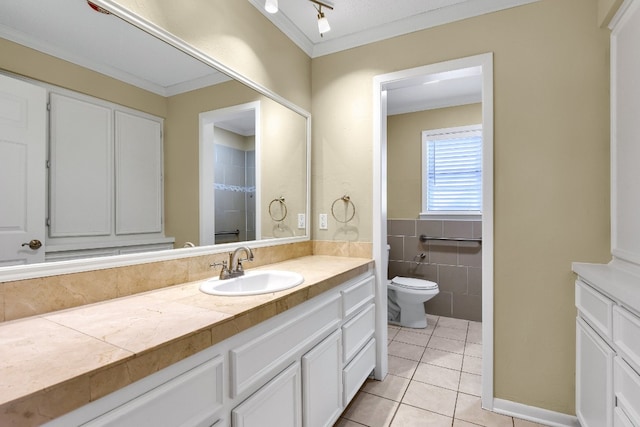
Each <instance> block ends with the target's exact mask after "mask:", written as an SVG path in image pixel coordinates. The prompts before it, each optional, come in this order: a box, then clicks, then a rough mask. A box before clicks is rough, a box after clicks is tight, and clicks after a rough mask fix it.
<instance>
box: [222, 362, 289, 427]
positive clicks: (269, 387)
mask: <svg viewBox="0 0 640 427" xmlns="http://www.w3.org/2000/svg"><path fill="white" fill-rule="evenodd" d="M301 406H302V405H301V401H300V363H298V362H295V363H293V364H291V365H290V366H289V367H288V368H287V369H285V370H284V371H282V372H281V373H280V374H278V375H277V376H276V377H275V378H274V379H272V380H271V381H269V382H268V383H267V384H266V385H264V386H263V387H262V388H261V389H260V390H258V391H257V392H255V393H254V394H252V395H251V396H250V397H248V398H247V399H246V400H245V401H244V402H242V403H241V404H240V405H238V406H237V407H236V408H235V409H233V410H232V411H231V425H232V426H233V427H265V426H278V427H298V426H300V425H301V424H302V422H301V420H302V417H301Z"/></svg>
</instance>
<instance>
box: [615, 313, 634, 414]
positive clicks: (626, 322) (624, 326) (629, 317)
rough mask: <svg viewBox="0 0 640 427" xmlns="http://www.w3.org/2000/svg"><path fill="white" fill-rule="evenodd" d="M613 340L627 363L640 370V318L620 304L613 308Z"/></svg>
mask: <svg viewBox="0 0 640 427" xmlns="http://www.w3.org/2000/svg"><path fill="white" fill-rule="evenodd" d="M613 342H614V344H615V346H616V347H617V348H618V353H619V354H621V355H622V356H624V358H625V360H626V361H627V363H629V365H631V366H632V367H633V368H634V369H636V370H637V371H640V318H638V317H637V316H636V315H634V314H632V313H630V312H628V311H627V310H625V309H624V308H622V307H619V306H616V307H614V308H613ZM638 404H639V405H640V402H638Z"/></svg>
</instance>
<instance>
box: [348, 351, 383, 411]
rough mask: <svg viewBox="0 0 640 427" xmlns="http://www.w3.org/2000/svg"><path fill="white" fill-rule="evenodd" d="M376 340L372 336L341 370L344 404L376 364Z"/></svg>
mask: <svg viewBox="0 0 640 427" xmlns="http://www.w3.org/2000/svg"><path fill="white" fill-rule="evenodd" d="M375 344H376V340H375V339H374V338H372V339H371V341H369V343H368V344H367V345H366V346H365V347H364V348H363V349H362V350H360V352H359V353H358V354H357V355H356V357H354V358H353V360H352V361H351V363H349V364H348V365H347V366H346V367H345V368H344V371H343V374H342V378H343V380H342V383H343V386H344V394H343V396H344V406H345V407H346V406H347V405H348V404H349V402H351V399H353V396H355V395H356V393H357V392H358V390H359V389H360V386H362V383H363V382H364V381H365V380H366V379H367V377H368V376H369V374H371V371H373V368H375V366H376V345H375Z"/></svg>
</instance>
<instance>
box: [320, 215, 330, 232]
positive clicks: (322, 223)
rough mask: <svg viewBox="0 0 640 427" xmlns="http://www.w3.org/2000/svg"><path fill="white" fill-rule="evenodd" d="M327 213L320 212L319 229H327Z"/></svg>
mask: <svg viewBox="0 0 640 427" xmlns="http://www.w3.org/2000/svg"><path fill="white" fill-rule="evenodd" d="M327 222H328V221H327V214H320V230H328V229H329V225H328V224H327Z"/></svg>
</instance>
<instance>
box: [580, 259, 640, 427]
mask: <svg viewBox="0 0 640 427" xmlns="http://www.w3.org/2000/svg"><path fill="white" fill-rule="evenodd" d="M587 268H590V267H587ZM596 268H599V269H600V270H606V269H607V267H606V266H601V267H596ZM578 273H580V269H578ZM618 274H620V273H618ZM628 276H630V277H631V275H628ZM631 279H632V280H634V279H633V278H632V277H631ZM635 280H636V283H637V280H638V279H637V278H636V279H635ZM612 283H613V282H610V283H604V282H603V283H600V285H598V286H595V285H591V284H588V283H587V282H586V280H584V279H582V278H581V279H580V280H578V281H577V282H576V306H577V308H578V317H577V319H576V415H577V416H578V419H579V421H580V425H581V426H582V427H612V426H613V427H627V426H628V427H634V426H640V315H639V313H637V312H632V311H631V310H632V309H631V308H630V307H625V306H624V305H623V303H622V301H620V300H617V299H614V298H615V297H613V296H610V295H605V294H604V293H603V292H601V291H600V290H599V289H598V287H599V286H605V288H604V289H606V288H607V287H608V286H611V285H612Z"/></svg>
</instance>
